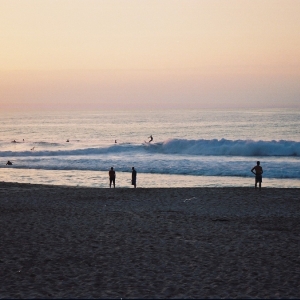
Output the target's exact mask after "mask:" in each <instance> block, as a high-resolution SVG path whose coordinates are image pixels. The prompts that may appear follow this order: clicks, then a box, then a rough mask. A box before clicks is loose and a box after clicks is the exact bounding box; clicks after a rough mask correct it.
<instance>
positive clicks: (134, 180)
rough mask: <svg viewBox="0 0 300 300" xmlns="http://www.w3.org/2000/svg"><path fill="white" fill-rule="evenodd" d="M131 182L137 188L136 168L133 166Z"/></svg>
mask: <svg viewBox="0 0 300 300" xmlns="http://www.w3.org/2000/svg"><path fill="white" fill-rule="evenodd" d="M131 184H132V185H133V186H134V188H136V170H135V169H134V167H132V173H131Z"/></svg>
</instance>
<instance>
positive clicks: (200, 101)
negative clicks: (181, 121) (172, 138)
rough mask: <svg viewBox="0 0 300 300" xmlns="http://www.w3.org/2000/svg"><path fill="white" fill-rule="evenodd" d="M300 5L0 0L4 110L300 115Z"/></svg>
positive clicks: (285, 1)
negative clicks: (286, 111) (281, 111)
mask: <svg viewBox="0 0 300 300" xmlns="http://www.w3.org/2000/svg"><path fill="white" fill-rule="evenodd" d="M299 16H300V1H299V0H26V1H24V0H0V111H15V110H105V109H114V110H121V109H154V110H155V109H235V108H236V109H253V108H254V109H256V108H257V109H260V108H283V107H284V108H293V109H294V108H297V109H298V108H300V18H299Z"/></svg>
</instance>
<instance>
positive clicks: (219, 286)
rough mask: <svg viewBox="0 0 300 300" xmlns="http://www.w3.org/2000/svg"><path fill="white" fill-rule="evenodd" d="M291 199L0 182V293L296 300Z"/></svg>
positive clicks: (242, 190) (274, 192) (268, 194)
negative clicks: (293, 299) (277, 299)
mask: <svg viewBox="0 0 300 300" xmlns="http://www.w3.org/2000/svg"><path fill="white" fill-rule="evenodd" d="M299 195H300V194H299V189H297V188H264V187H263V188H262V190H261V191H259V190H255V189H254V187H251V188H250V187H221V188H211V187H199V188H137V189H128V188H116V189H109V188H92V187H70V186H57V185H39V184H22V183H21V184H20V183H8V182H0V209H1V218H0V228H1V229H0V230H1V239H2V242H1V244H0V251H1V253H2V255H1V258H0V266H1V268H0V280H1V282H2V284H1V286H0V297H1V298H176V297H177V298H242V297H248V298H249V297H250V298H299V297H300V289H299V284H298V283H299V281H300V273H299V270H298V266H299V263H300V258H299V236H298V234H299V231H300V222H299V221H300V196H299Z"/></svg>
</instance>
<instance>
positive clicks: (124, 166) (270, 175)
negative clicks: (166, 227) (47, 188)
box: [0, 109, 300, 188]
mask: <svg viewBox="0 0 300 300" xmlns="http://www.w3.org/2000/svg"><path fill="white" fill-rule="evenodd" d="M0 131H1V135H0V169H1V174H0V181H6V182H20V183H32V184H53V185H68V186H86V187H101V188H106V187H109V183H108V170H109V169H110V167H114V169H115V171H116V176H117V178H116V187H118V188H119V187H122V188H125V187H128V188H129V187H132V186H131V168H132V167H133V166H134V167H135V169H136V170H137V187H144V188H148V187H154V188H155V187H232V186H247V187H249V186H250V187H251V186H254V175H253V174H252V173H251V172H250V170H251V169H252V167H253V166H255V165H256V161H257V160H259V161H260V162H261V166H262V168H263V170H264V173H263V182H262V186H263V187H283V188H291V187H298V188H300V110H299V109H298V110H287V109H286V110H163V111H87V112H77V111H70V112H30V113H29V112H16V113H3V112H1V113H0ZM150 135H152V136H153V141H152V142H151V143H148V141H149V136H150ZM8 160H10V161H11V162H12V163H13V165H11V166H8V165H6V162H7V161H8Z"/></svg>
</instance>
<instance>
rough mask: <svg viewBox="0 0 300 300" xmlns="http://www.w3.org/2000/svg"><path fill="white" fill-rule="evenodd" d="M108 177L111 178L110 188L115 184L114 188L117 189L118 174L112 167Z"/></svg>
mask: <svg viewBox="0 0 300 300" xmlns="http://www.w3.org/2000/svg"><path fill="white" fill-rule="evenodd" d="M108 176H109V187H110V188H111V184H112V183H113V185H114V188H115V187H116V172H115V171H114V168H113V167H111V168H110V170H109V172H108Z"/></svg>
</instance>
